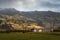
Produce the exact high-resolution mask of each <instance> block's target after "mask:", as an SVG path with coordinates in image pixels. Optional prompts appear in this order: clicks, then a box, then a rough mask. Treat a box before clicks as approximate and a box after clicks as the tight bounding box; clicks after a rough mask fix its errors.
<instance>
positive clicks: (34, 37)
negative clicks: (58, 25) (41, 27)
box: [0, 32, 60, 40]
mask: <svg viewBox="0 0 60 40" xmlns="http://www.w3.org/2000/svg"><path fill="white" fill-rule="evenodd" d="M0 40H60V33H59V32H58V33H56V32H54V33H16V32H15V33H0Z"/></svg>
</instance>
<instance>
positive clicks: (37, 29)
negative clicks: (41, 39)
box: [28, 23, 44, 32]
mask: <svg viewBox="0 0 60 40" xmlns="http://www.w3.org/2000/svg"><path fill="white" fill-rule="evenodd" d="M28 28H29V30H30V31H31V32H43V31H44V27H42V26H38V25H36V24H34V23H33V24H31V25H30V26H28Z"/></svg>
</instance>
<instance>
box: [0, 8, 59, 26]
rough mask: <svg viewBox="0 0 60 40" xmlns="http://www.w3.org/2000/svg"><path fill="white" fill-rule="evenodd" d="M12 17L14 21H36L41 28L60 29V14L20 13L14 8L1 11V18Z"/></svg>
mask: <svg viewBox="0 0 60 40" xmlns="http://www.w3.org/2000/svg"><path fill="white" fill-rule="evenodd" d="M5 17H6V18H7V19H9V17H12V18H13V19H14V20H29V21H34V22H36V23H37V24H38V25H40V26H44V27H53V26H55V27H59V26H60V13H59V12H52V11H28V12H24V11H18V10H16V9H14V8H7V9H1V10H0V18H5Z"/></svg>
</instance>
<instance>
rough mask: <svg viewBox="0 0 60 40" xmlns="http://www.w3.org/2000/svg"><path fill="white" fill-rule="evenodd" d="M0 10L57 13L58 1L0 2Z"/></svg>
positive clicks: (14, 0) (0, 0)
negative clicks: (12, 9) (13, 9)
mask: <svg viewBox="0 0 60 40" xmlns="http://www.w3.org/2000/svg"><path fill="white" fill-rule="evenodd" d="M0 8H16V9H18V10H24V11H25V10H52V11H59V10H60V0H0Z"/></svg>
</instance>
